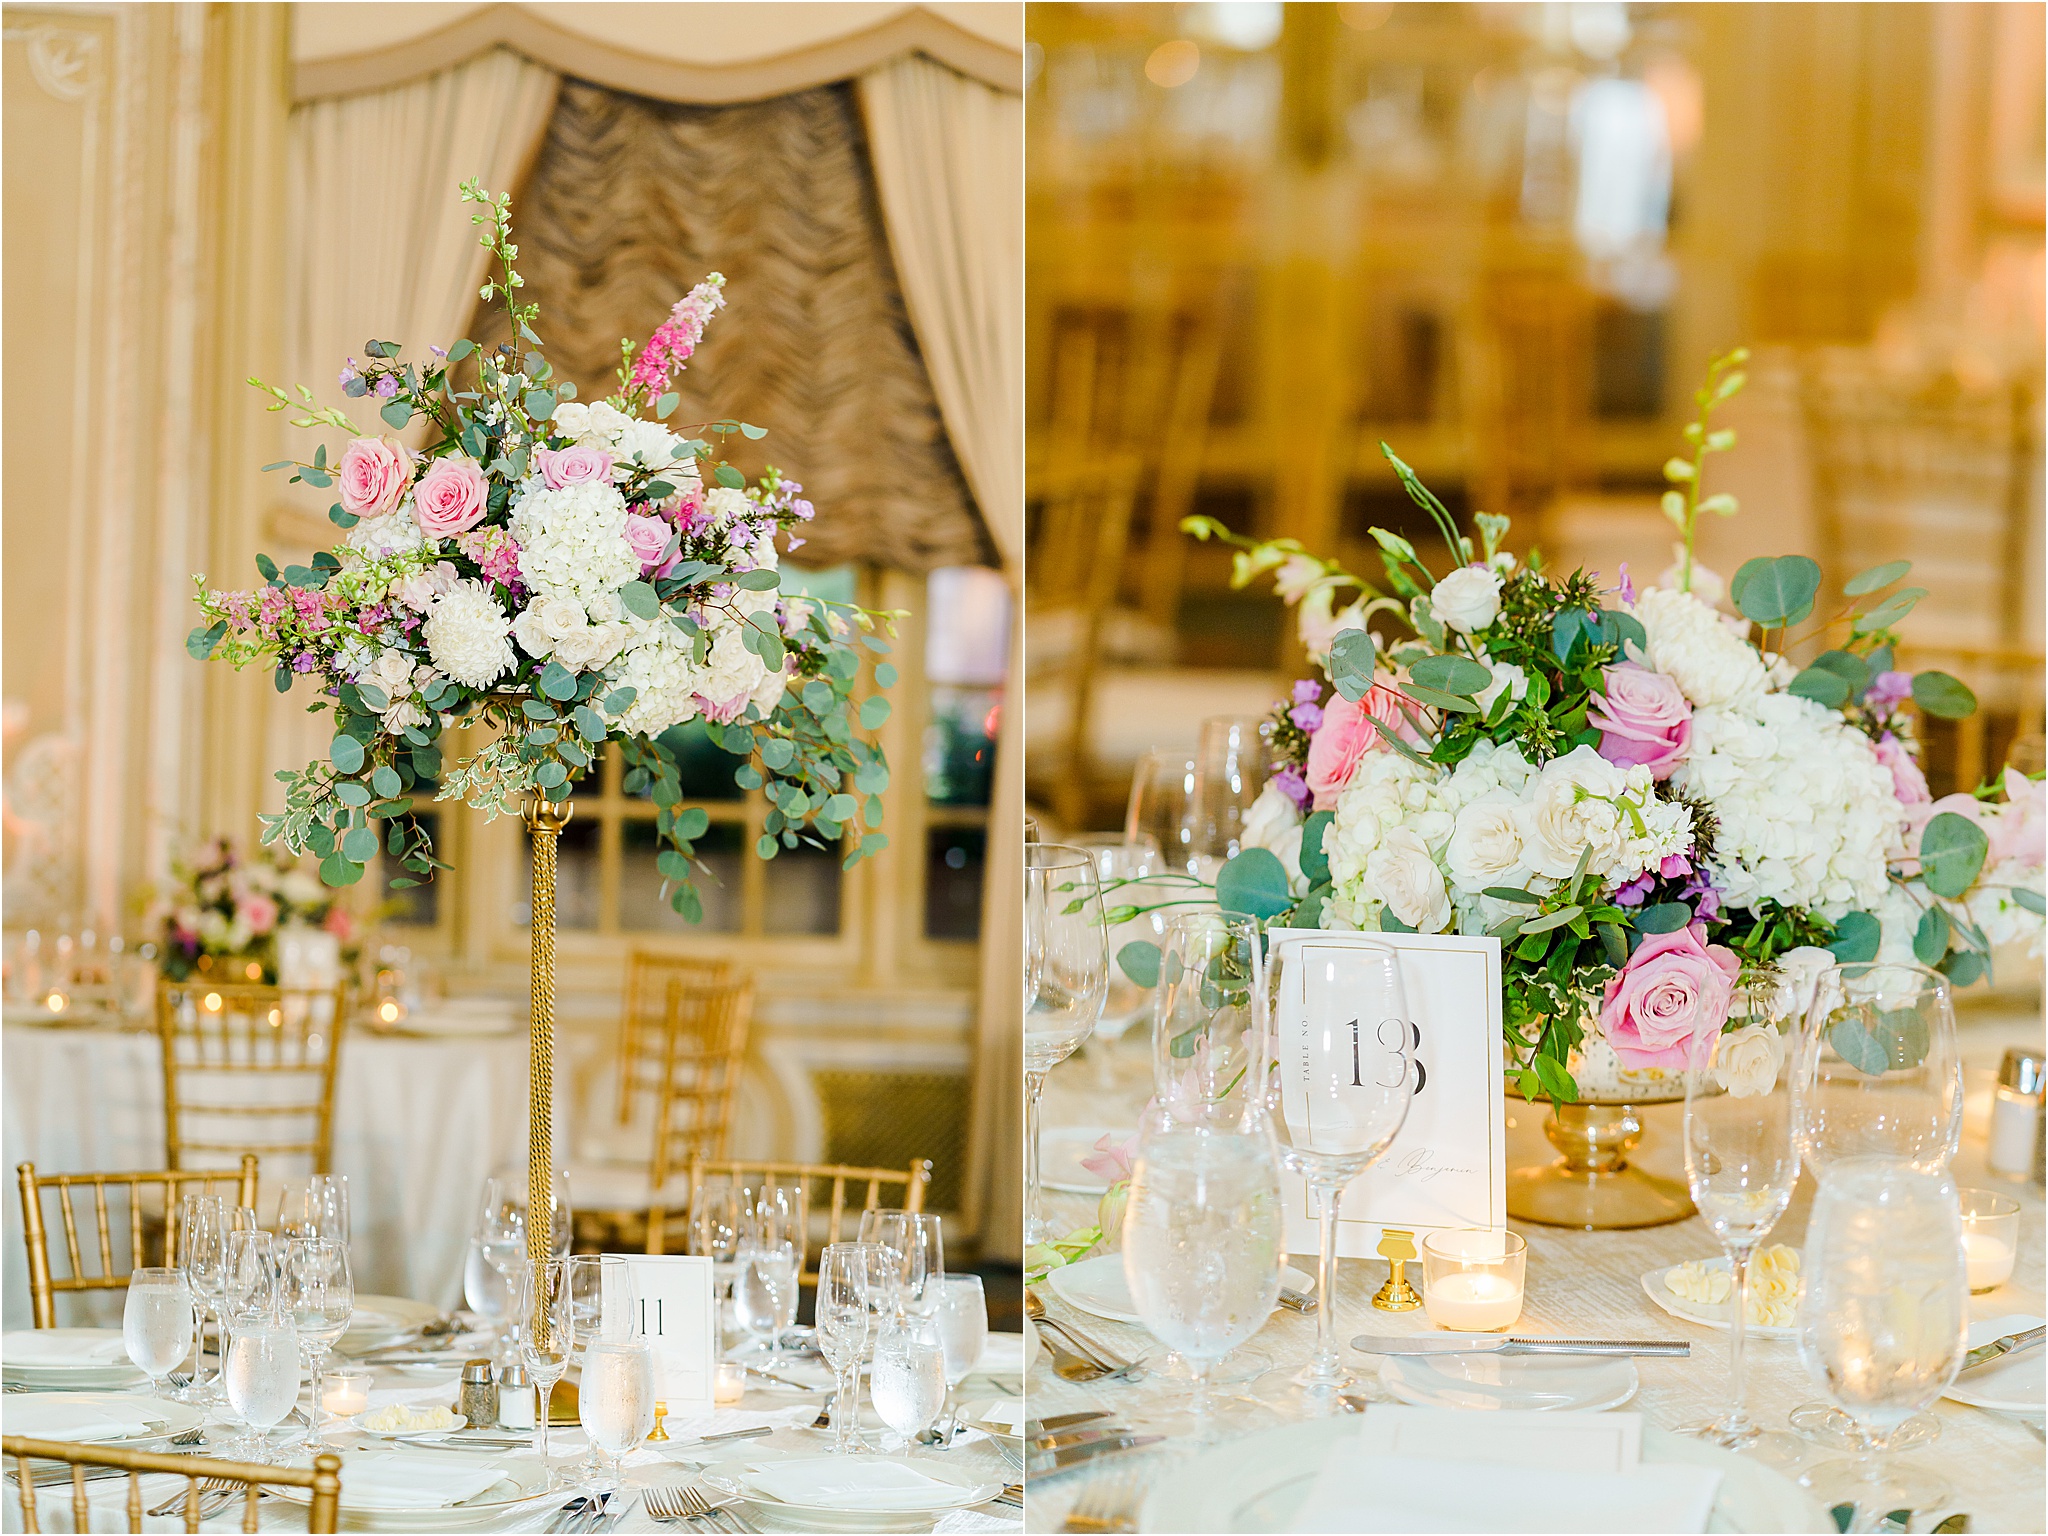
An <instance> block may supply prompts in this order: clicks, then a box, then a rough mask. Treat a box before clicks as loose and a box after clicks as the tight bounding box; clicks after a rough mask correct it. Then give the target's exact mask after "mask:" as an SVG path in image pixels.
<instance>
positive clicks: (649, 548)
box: [626, 516, 675, 571]
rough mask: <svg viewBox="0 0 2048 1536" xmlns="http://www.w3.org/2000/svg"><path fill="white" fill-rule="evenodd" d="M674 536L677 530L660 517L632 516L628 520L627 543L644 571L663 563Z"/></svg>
mask: <svg viewBox="0 0 2048 1536" xmlns="http://www.w3.org/2000/svg"><path fill="white" fill-rule="evenodd" d="M674 535H675V529H673V528H671V527H670V526H669V525H668V524H667V523H666V522H664V521H663V520H662V519H660V518H658V517H637V516H631V517H628V518H627V519H626V543H627V544H629V545H630V546H631V547H632V550H633V555H634V558H636V559H637V560H639V562H640V568H641V570H642V571H645V570H647V569H648V568H650V567H652V566H656V565H659V564H660V563H661V557H662V555H663V554H664V553H666V552H667V550H668V541H669V540H670V539H671V538H672V537H674Z"/></svg>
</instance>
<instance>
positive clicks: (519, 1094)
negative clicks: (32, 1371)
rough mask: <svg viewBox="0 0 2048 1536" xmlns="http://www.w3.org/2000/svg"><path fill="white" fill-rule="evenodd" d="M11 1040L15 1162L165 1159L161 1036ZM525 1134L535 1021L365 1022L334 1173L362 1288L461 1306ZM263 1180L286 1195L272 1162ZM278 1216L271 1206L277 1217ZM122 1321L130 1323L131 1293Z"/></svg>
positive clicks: (103, 1163) (352, 1062)
mask: <svg viewBox="0 0 2048 1536" xmlns="http://www.w3.org/2000/svg"><path fill="white" fill-rule="evenodd" d="M0 1038H4V1059H5V1070H4V1072H0V1096H4V1104H5V1114H4V1120H0V1146H4V1148H5V1155H6V1166H7V1169H8V1171H9V1173H10V1174H11V1173H12V1171H13V1169H14V1168H15V1166H16V1165H17V1164H19V1163H21V1162H23V1161H24V1160H33V1161H34V1163H35V1165H36V1168H37V1169H38V1171H40V1172H43V1173H94V1172H100V1171H104V1170H111V1169H140V1168H161V1167H163V1165H164V1130H163V1069H162V1066H161V1065H160V1062H161V1057H160V1055H159V1047H158V1044H157V1037H156V1036H155V1035H154V1034H149V1033H140V1034H137V1033H120V1032H116V1031H112V1030H99V1029H37V1028H32V1027H28V1026H23V1025H9V1026H7V1028H6V1030H5V1033H4V1037H0ZM558 1144H559V1143H558ZM525 1146H526V1037H525V1035H524V1033H523V1032H521V1033H515V1034H509V1035H499V1036H492V1037H484V1038H471V1039H431V1040H430V1039H416V1038H409V1037H402V1036H379V1035H373V1034H370V1033H368V1032H367V1031H364V1030H351V1031H350V1032H349V1035H348V1037H347V1039H346V1040H345V1041H344V1043H343V1045H342V1052H341V1071H340V1076H339V1079H338V1080H337V1082H336V1084H335V1103H334V1171H335V1172H336V1173H340V1174H346V1175H347V1176H348V1184H349V1205H350V1212H349V1220H350V1233H349V1237H350V1241H349V1249H350V1256H351V1258H352V1260H353V1263H354V1265H355V1281H356V1286H357V1288H358V1289H359V1290H363V1291H374V1292H381V1293H383V1294H386V1295H393V1296H411V1297H415V1298H417V1299H419V1300H421V1301H427V1302H432V1303H433V1304H434V1305H436V1306H439V1307H453V1306H457V1305H459V1304H460V1303H461V1300H462V1263H463V1259H464V1256H465V1254H466V1251H467V1245H468V1241H469V1233H470V1228H471V1225H472V1217H473V1215H474V1210H475V1203H476V1200H477V1197H478V1194H479V1192H480V1190H481V1189H482V1187H483V1181H484V1179H485V1178H486V1177H487V1176H488V1175H489V1174H490V1172H491V1170H492V1169H493V1168H494V1167H497V1166H499V1165H501V1164H505V1163H512V1162H515V1161H517V1160H519V1159H521V1158H523V1156H524V1148H525ZM289 1171H293V1172H299V1173H303V1171H304V1170H303V1168H301V1169H296V1170H289ZM10 1182H11V1181H10ZM264 1185H265V1188H266V1190H268V1191H269V1199H271V1200H275V1199H276V1192H275V1191H276V1185H275V1182H274V1180H273V1179H272V1177H271V1176H270V1175H269V1172H268V1170H266V1175H265V1178H264ZM4 1208H5V1212H6V1216H5V1221H4V1224H0V1263H4V1270H0V1286H4V1296H5V1324H6V1326H7V1327H9V1328H26V1327H28V1326H29V1325H30V1322H31V1320H32V1318H31V1312H30V1307H29V1297H28V1267H27V1263H26V1260H25V1258H24V1248H23V1241H22V1229H21V1201H20V1197H19V1195H17V1194H16V1193H15V1192H14V1191H12V1190H10V1191H9V1192H8V1194H7V1197H6V1200H5V1202H4ZM80 1210H81V1214H82V1215H83V1214H85V1211H86V1208H85V1207H81V1208H80ZM275 1215H276V1212H275V1210H266V1211H265V1212H264V1213H263V1217H264V1220H265V1222H266V1223H268V1222H269V1221H270V1220H272V1219H273V1218H274V1217H275ZM81 1305H82V1299H80V1298H73V1299H71V1300H61V1299H60V1301H59V1303H58V1309H59V1316H58V1321H59V1322H60V1323H61V1322H70V1321H76V1322H84V1321H86V1319H85V1318H84V1317H74V1316H69V1315H67V1314H69V1313H71V1312H72V1311H73V1310H74V1309H75V1308H77V1307H79V1306H81ZM102 1320H103V1321H104V1320H107V1319H102ZM111 1320H112V1321H115V1322H118V1320H119V1314H118V1302H117V1304H116V1311H115V1314H114V1316H113V1318H112V1319H111Z"/></svg>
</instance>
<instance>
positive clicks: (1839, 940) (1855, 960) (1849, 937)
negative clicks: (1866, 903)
mask: <svg viewBox="0 0 2048 1536" xmlns="http://www.w3.org/2000/svg"><path fill="white" fill-rule="evenodd" d="M1883 941H1884V925H1883V924H1882V923H1880V922H1879V921H1878V920H1877V919H1876V918H1875V917H1873V916H1872V915H1871V914H1870V913H1868V912H1845V913H1843V914H1842V917H1841V920H1840V921H1839V922H1837V923H1836V924H1835V936H1834V938H1833V940H1832V941H1830V942H1829V944H1828V953H1830V954H1831V955H1833V956H1834V957H1835V958H1836V959H1837V960H1839V961H1840V962H1841V963H1842V964H1844V965H1861V964H1863V963H1865V962H1867V961H1871V960H1875V959H1876V958H1877V950H1878V946H1879V945H1880V944H1881V943H1882V942H1883Z"/></svg>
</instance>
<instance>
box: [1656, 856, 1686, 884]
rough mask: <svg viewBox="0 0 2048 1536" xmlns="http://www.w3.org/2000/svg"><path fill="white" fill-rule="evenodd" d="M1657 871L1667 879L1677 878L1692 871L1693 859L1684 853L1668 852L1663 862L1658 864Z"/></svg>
mask: <svg viewBox="0 0 2048 1536" xmlns="http://www.w3.org/2000/svg"><path fill="white" fill-rule="evenodd" d="M1657 873H1658V874H1660V875H1662V876H1663V877H1664V878H1665V879H1666V880H1676V879H1677V878H1678V877H1679V876H1680V875H1689V874H1691V873H1692V860H1691V859H1689V858H1687V857H1686V856H1685V855H1684V854H1682V853H1667V854H1665V855H1664V859H1663V862H1661V863H1660V864H1658V866H1657Z"/></svg>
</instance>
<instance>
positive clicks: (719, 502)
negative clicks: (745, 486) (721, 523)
mask: <svg viewBox="0 0 2048 1536" xmlns="http://www.w3.org/2000/svg"><path fill="white" fill-rule="evenodd" d="M704 505H705V507H706V509H708V510H709V511H710V512H711V513H712V514H713V515H715V516H717V517H720V518H725V519H730V518H735V517H745V516H746V515H747V514H748V513H749V512H751V511H753V510H754V504H753V503H752V502H751V501H748V500H747V493H746V492H745V491H736V490H734V489H733V488H732V487H731V486H729V485H716V486H713V487H712V488H711V489H710V490H708V491H706V492H705V493H704Z"/></svg>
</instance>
